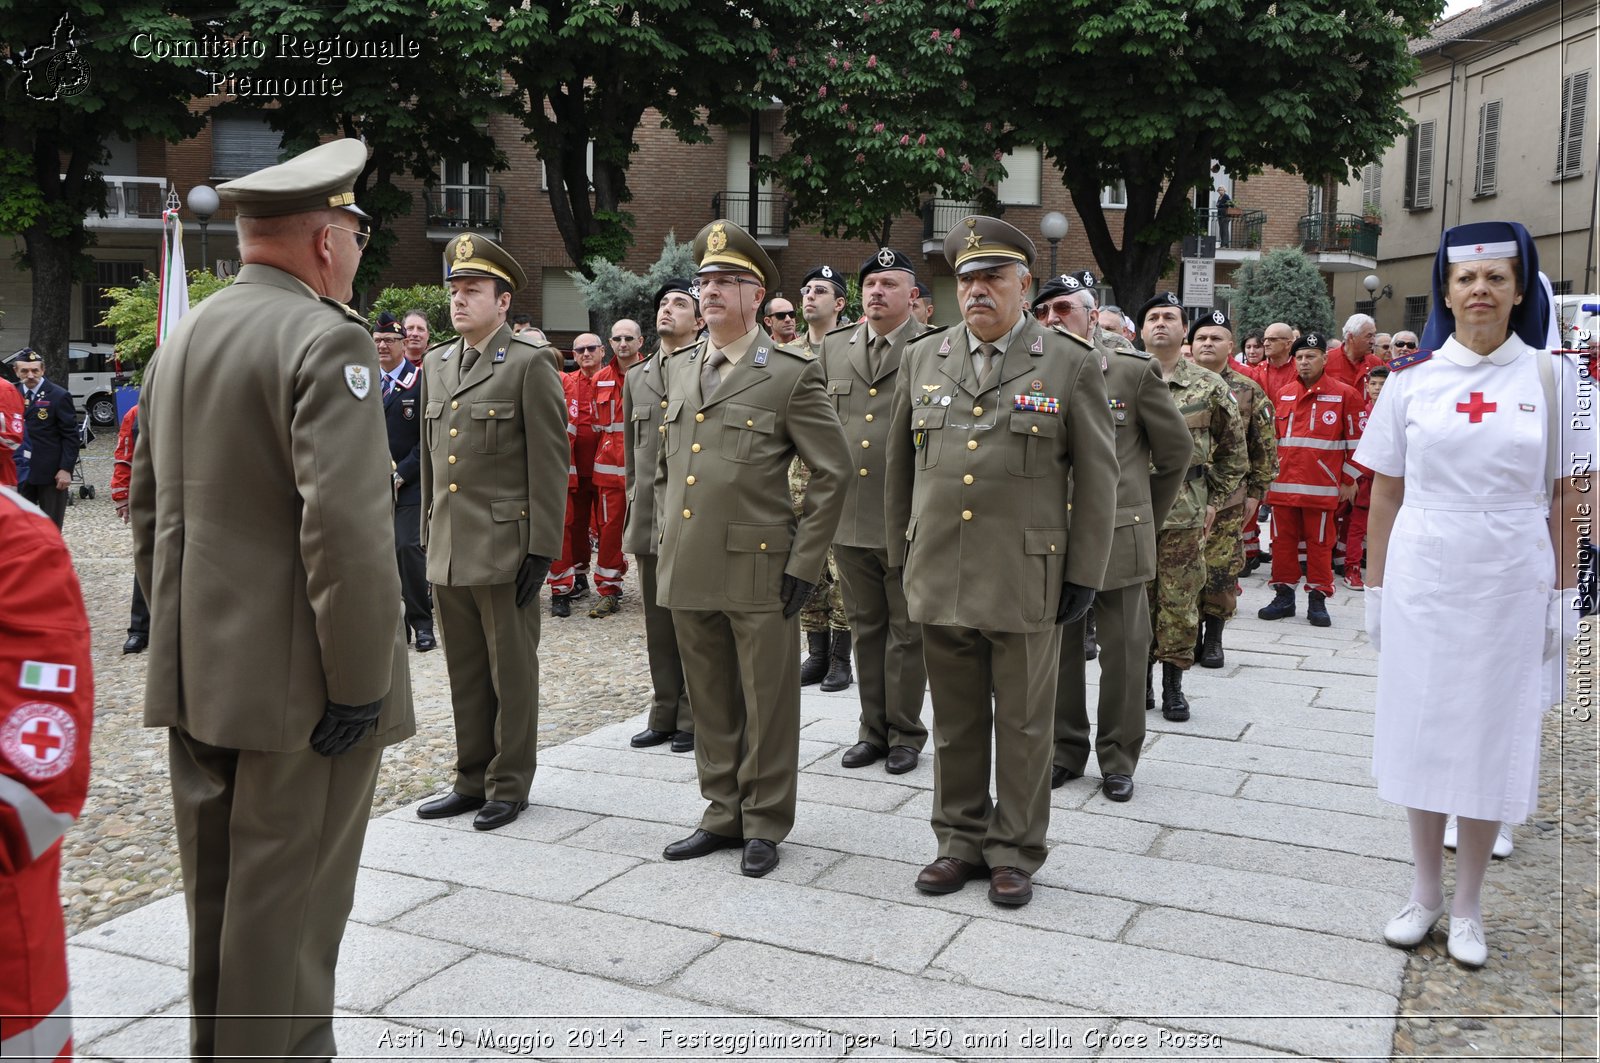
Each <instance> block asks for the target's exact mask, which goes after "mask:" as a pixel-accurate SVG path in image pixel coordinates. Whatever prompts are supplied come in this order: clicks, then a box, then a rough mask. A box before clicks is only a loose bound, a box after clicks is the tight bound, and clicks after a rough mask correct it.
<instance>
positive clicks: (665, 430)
mask: <svg viewBox="0 0 1600 1063" xmlns="http://www.w3.org/2000/svg"><path fill="white" fill-rule="evenodd" d="M656 431H657V432H660V433H661V434H662V435H666V434H667V426H666V425H662V426H661V427H660V428H657V429H656Z"/></svg>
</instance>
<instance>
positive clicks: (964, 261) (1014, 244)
mask: <svg viewBox="0 0 1600 1063" xmlns="http://www.w3.org/2000/svg"><path fill="white" fill-rule="evenodd" d="M1033 255H1034V248H1033V241H1032V240H1030V239H1028V237H1027V235H1026V234H1025V233H1023V231H1022V230H1021V229H1018V228H1017V227H1016V226H1015V225H1009V224H1007V223H1006V222H1003V221H1001V220H1000V219H999V218H990V217H986V216H984V215H982V214H973V215H970V216H969V217H965V218H962V219H961V220H960V221H958V222H956V223H955V224H954V225H952V226H951V227H950V232H949V234H948V235H947V236H946V237H945V238H944V260H945V261H946V262H948V263H950V269H951V271H952V272H954V273H955V275H956V276H958V277H959V276H961V275H962V274H963V273H971V272H972V271H973V270H979V269H992V268H994V267H995V266H1003V265H1006V264H1007V263H1009V262H1021V263H1022V264H1023V265H1024V266H1027V267H1029V268H1030V269H1031V268H1032V267H1033Z"/></svg>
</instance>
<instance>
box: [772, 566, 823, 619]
mask: <svg viewBox="0 0 1600 1063" xmlns="http://www.w3.org/2000/svg"><path fill="white" fill-rule="evenodd" d="M816 587H817V585H816V584H815V583H807V582H806V581H805V580H803V579H796V578H795V577H793V576H791V575H789V574H788V573H787V572H785V573H784V574H783V585H782V586H781V587H780V588H779V589H778V597H779V598H780V599H782V600H783V618H784V619H785V620H787V619H789V618H790V617H792V616H794V615H795V614H796V613H798V612H799V611H800V610H801V609H803V608H805V604H806V599H807V598H810V597H811V592H812V591H813V590H815V589H816Z"/></svg>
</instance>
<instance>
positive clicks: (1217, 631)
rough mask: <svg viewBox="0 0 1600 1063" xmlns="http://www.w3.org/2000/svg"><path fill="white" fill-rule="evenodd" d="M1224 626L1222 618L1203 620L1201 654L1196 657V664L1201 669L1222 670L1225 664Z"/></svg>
mask: <svg viewBox="0 0 1600 1063" xmlns="http://www.w3.org/2000/svg"><path fill="white" fill-rule="evenodd" d="M1223 624H1224V621H1223V619H1222V618H1221V617H1220V616H1208V617H1204V618H1202V619H1201V625H1202V626H1201V629H1200V652H1199V653H1198V654H1196V655H1195V663H1196V664H1198V665H1199V666H1200V667H1201V668H1221V667H1222V666H1223V664H1224V663H1225V662H1224V660H1223V656H1222V628H1223Z"/></svg>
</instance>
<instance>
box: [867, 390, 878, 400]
mask: <svg viewBox="0 0 1600 1063" xmlns="http://www.w3.org/2000/svg"><path fill="white" fill-rule="evenodd" d="M867 394H868V395H871V396H872V397H873V398H877V397H878V389H877V388H868V389H867Z"/></svg>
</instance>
